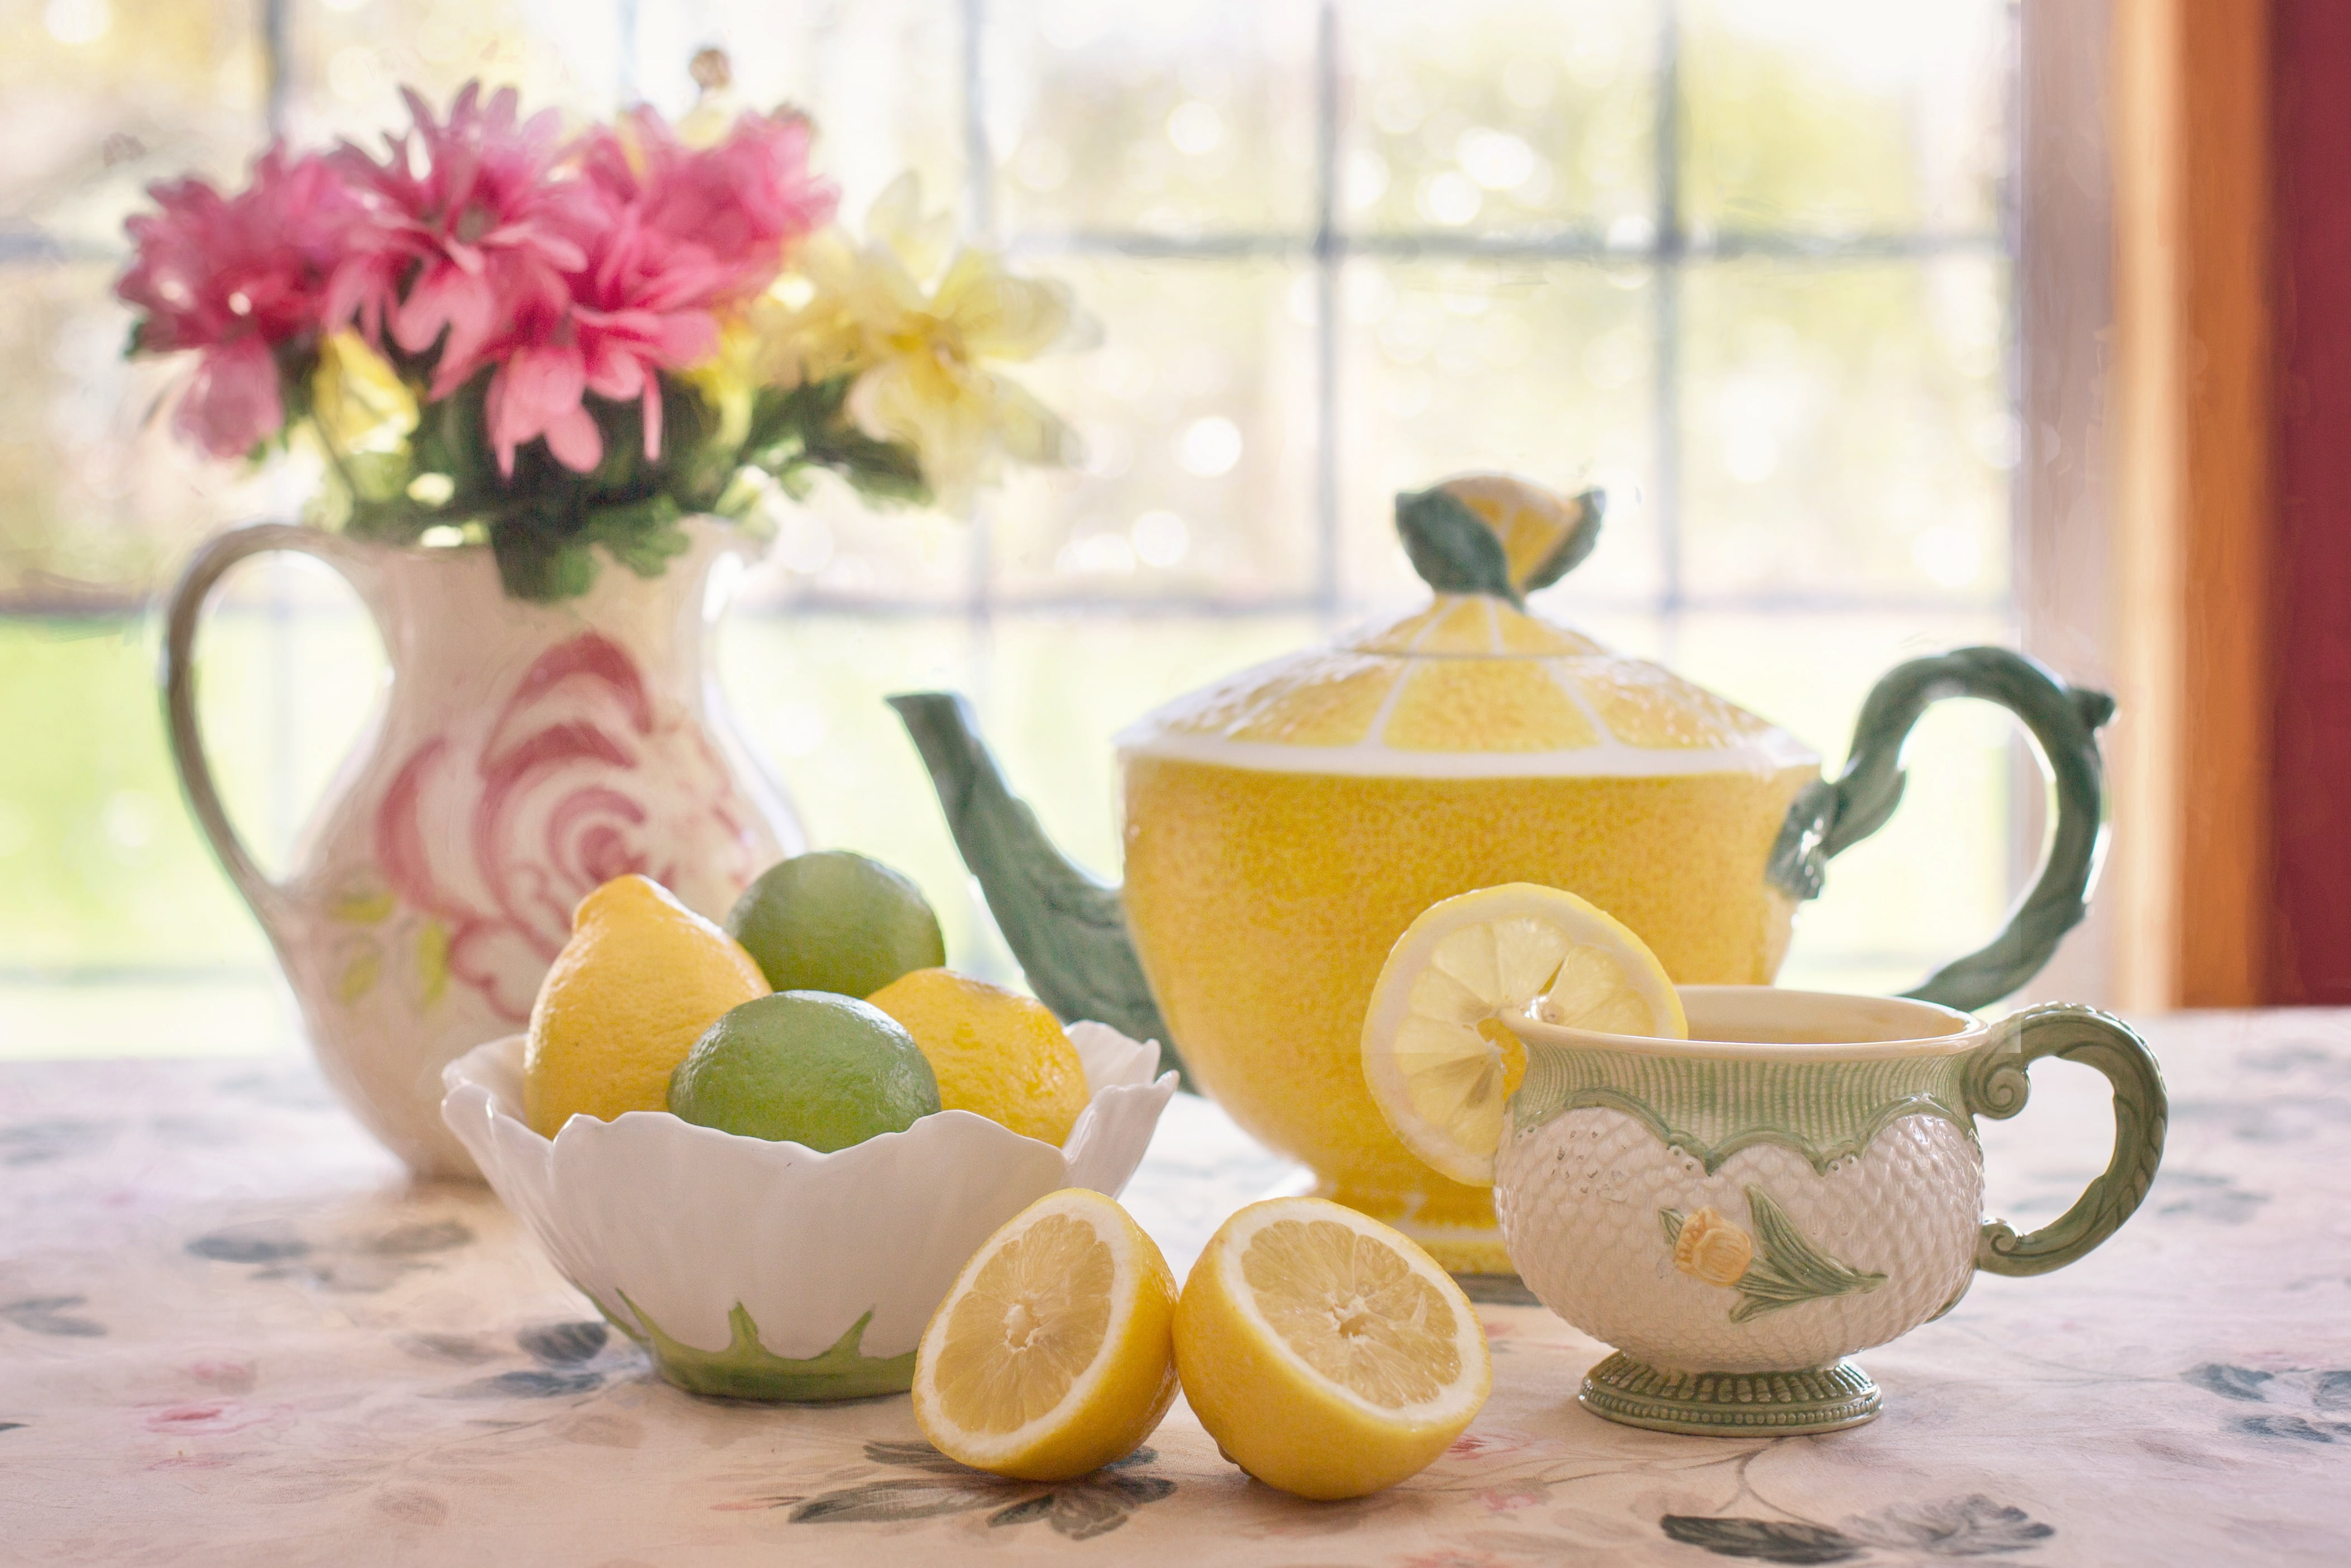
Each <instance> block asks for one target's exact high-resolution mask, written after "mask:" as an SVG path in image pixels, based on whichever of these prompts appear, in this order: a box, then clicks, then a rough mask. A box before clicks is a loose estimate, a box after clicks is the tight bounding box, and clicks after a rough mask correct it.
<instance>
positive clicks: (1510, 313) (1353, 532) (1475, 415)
mask: <svg viewBox="0 0 2351 1568" xmlns="http://www.w3.org/2000/svg"><path fill="white" fill-rule="evenodd" d="M1340 310H1341V315H1342V318H1343V320H1344V322H1345V338H1344V340H1343V341H1344V345H1345V347H1344V352H1343V366H1342V371H1341V375H1340V382H1339V389H1338V396H1339V411H1340V420H1341V423H1342V428H1343V431H1344V433H1345V434H1344V438H1343V444H1342V445H1341V448H1340V496H1341V507H1342V514H1343V517H1345V519H1346V530H1345V548H1346V552H1347V555H1346V563H1345V566H1346V570H1345V574H1344V577H1343V584H1344V588H1345V591H1346V593H1347V595H1348V597H1349V598H1351V599H1353V600H1355V601H1383V600H1387V599H1392V598H1395V597H1398V596H1408V595H1410V594H1411V593H1413V592H1416V591H1418V585H1419V580H1418V579H1417V578H1416V577H1415V576H1414V575H1413V570H1412V567H1411V564H1410V562H1408V561H1407V560H1406V559H1405V554H1404V547H1403V546H1402V545H1400V544H1399V543H1397V541H1396V536H1395V495H1396V492H1398V491H1400V490H1417V489H1420V488H1423V487H1425V486H1428V485H1430V484H1432V483H1434V482H1436V481H1437V480H1438V479H1442V478H1445V477H1446V476H1449V475H1454V474H1460V473H1467V472H1472V471H1478V470H1487V469H1503V470H1507V471H1509V472H1510V473H1514V474H1520V475H1523V476H1526V477H1528V478H1530V479H1533V480H1535V481H1537V482H1538V483H1541V484H1546V485H1552V486H1558V487H1560V488H1562V489H1567V488H1573V487H1575V486H1582V485H1585V484H1596V485H1600V486H1604V487H1605V488H1606V489H1607V490H1608V491H1609V494H1610V511H1609V515H1608V519H1607V523H1606V526H1605V528H1604V529H1603V531H1602V534H1601V542H1600V547H1599V549H1597V550H1596V551H1595V552H1594V553H1593V557H1592V559H1590V560H1588V561H1586V562H1585V563H1584V564H1583V565H1582V566H1580V567H1578V568H1577V569H1576V570H1575V573H1574V575H1573V577H1572V578H1571V579H1569V580H1568V585H1567V586H1566V587H1564V588H1562V590H1561V592H1562V594H1566V595H1571V596H1572V597H1573V598H1575V599H1577V600H1594V599H1614V600H1618V601H1624V600H1628V599H1633V598H1637V597H1641V596H1644V595H1646V594H1649V593H1652V592H1654V591H1656V585H1657V581H1658V575H1659V574H1658V567H1657V544H1656V525H1655V521H1654V519H1653V518H1652V517H1650V516H1649V515H1648V513H1647V512H1646V508H1645V507H1644V506H1643V504H1642V497H1643V496H1644V494H1645V492H1646V491H1647V489H1648V488H1649V486H1650V482H1651V481H1650V465H1651V463H1652V461H1653V458H1654V453H1653V446H1652V443H1651V441H1650V436H1649V432H1650V430H1651V428H1652V426H1653V422H1654V412H1655V408H1656V392H1655V379H1654V378H1655V376H1656V364H1655V360H1654V355H1653V351H1652V346H1653V341H1654V340H1653V336H1652V333H1651V330H1650V323H1651V321H1652V319H1653V310H1654V303H1653V296H1652V294H1651V285H1650V283H1649V280H1648V277H1647V274H1646V269H1643V268H1638V267H1628V268H1624V269H1610V270H1603V269H1601V268H1598V267H1588V266H1583V265H1580V264H1573V263H1550V264H1541V263H1534V262H1526V263H1519V262H1441V263H1438V262H1416V263H1381V262H1373V261H1356V262H1353V263H1351V264H1350V265H1349V267H1348V268H1347V271H1346V275H1345V277H1344V278H1343V284H1342V287H1341V289H1340Z"/></svg>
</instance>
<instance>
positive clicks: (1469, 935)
mask: <svg viewBox="0 0 2351 1568" xmlns="http://www.w3.org/2000/svg"><path fill="white" fill-rule="evenodd" d="M1537 998H1541V1003H1542V1009H1541V1016H1542V1019H1543V1020H1544V1021H1545V1022H1546V1023H1556V1024H1562V1025H1564V1026H1566V1027H1568V1028H1570V1029H1583V1030H1595V1031H1598V1032H1600V1033H1604V1034H1635V1035H1646V1036H1651V1037H1667V1038H1671V1039H1676V1040H1679V1039H1683V1038H1685V1037H1687V1035H1688V1033H1689V1025H1688V1023H1687V1020H1686V1019H1684V1018H1683V1017H1682V1004H1681V998H1680V997H1678V996H1677V995H1676V994H1675V991H1674V986H1673V981H1672V980H1671V979H1669V978H1668V977H1667V975H1666V971H1665V967H1664V966H1663V965H1661V964H1659V963H1658V962H1657V957H1656V954H1654V953H1652V952H1650V951H1649V949H1648V946H1647V945H1646V943H1644V942H1643V941H1642V940H1641V939H1640V938H1639V937H1638V936H1635V935H1634V934H1633V933H1632V931H1631V930H1630V929H1629V928H1627V927H1626V926H1625V925H1624V924H1623V923H1622V922H1620V921H1617V920H1615V919H1613V918H1612V917H1610V916H1609V915H1607V914H1606V913H1605V912H1604V911H1603V910H1601V909H1599V908H1597V907H1595V906H1594V905H1593V904H1590V903H1587V902H1586V901H1585V900H1583V899H1581V898H1578V897H1577V896H1576V895H1575V894H1572V893H1566V892H1562V890H1560V889H1558V888H1555V887H1539V886H1537V885H1535V884H1534V883H1524V882H1513V883H1504V884H1503V885H1501V886H1499V887H1488V888H1481V889H1479V891H1478V892H1476V893H1465V894H1460V895H1459V896H1458V897H1455V898H1447V899H1445V900H1442V901H1441V902H1439V903H1437V904H1431V905H1430V906H1429V907H1428V908H1427V909H1426V910H1425V911H1423V912H1422V913H1421V915H1420V917H1419V918H1418V919H1416V920H1415V921H1414V922H1413V923H1412V924H1411V925H1408V926H1406V927H1405V933H1404V935H1403V936H1399V937H1397V938H1396V944H1395V946H1394V947H1393V948H1391V949H1390V950H1389V952H1388V959H1387V963H1386V965H1385V966H1384V967H1382V969H1381V970H1380V977H1379V979H1378V981H1377V982H1376V983H1375V984H1374V987H1373V988H1372V1002H1371V1006H1370V1007H1369V1008H1368V1009H1366V1010H1365V1012H1364V1082H1366V1083H1368V1084H1369V1085H1370V1087H1371V1091H1372V1099H1373V1100H1374V1102H1375V1103H1377V1104H1378V1106H1379V1108H1380V1113H1381V1114H1382V1115H1383V1116H1384V1117H1386V1118H1387V1124H1388V1125H1389V1126H1390V1127H1392V1128H1394V1129H1395V1134H1396V1136H1397V1137H1399V1138H1401V1139H1403V1140H1404V1142H1405V1146H1406V1147H1407V1148H1409V1149H1411V1150H1412V1152H1413V1153H1414V1154H1416V1155H1419V1156H1420V1157H1421V1158H1422V1159H1424V1160H1426V1161H1427V1162H1428V1163H1429V1164H1430V1165H1431V1166H1435V1167H1436V1168H1437V1170H1439V1171H1441V1172H1443V1173H1444V1174H1445V1175H1447V1176H1451V1177H1452V1178H1453V1179H1454V1180H1455V1181H1459V1182H1468V1183H1472V1184H1474V1185H1477V1186H1492V1185H1493V1181H1494V1151H1495V1150H1496V1149H1497V1148H1498V1147H1499V1145H1500V1144H1501V1140H1502V1113H1503V1110H1504V1107H1505V1106H1506V1105H1507V1104H1508V1103H1509V1102H1510V1094H1511V1092H1513V1091H1514V1090H1516V1089H1517V1088H1518V1086H1519V1080H1520V1078H1521V1077H1522V1076H1524V1074H1525V1072H1526V1049H1525V1047H1524V1046H1522V1045H1520V1042H1519V1040H1518V1037H1517V1036H1516V1035H1514V1034H1512V1033H1511V1032H1510V1023H1511V1021H1512V1020H1513V1019H1517V1018H1519V1017H1520V1016H1522V1015H1523V1014H1524V1013H1525V1011H1526V1009H1528V1007H1529V1006H1530V1005H1531V1004H1532V1003H1534V1002H1535V1001H1536V1000H1537Z"/></svg>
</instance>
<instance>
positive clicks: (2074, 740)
mask: <svg viewBox="0 0 2351 1568" xmlns="http://www.w3.org/2000/svg"><path fill="white" fill-rule="evenodd" d="M1946 697H1981V698H1983V699H1984V700H1985V701H1987V702H1992V703H1997V704H1999V705H2000V706H2001V707H2004V708H2006V709H2008V711H2009V712H2011V713H2012V714H2014V715H2015V716H2017V718H2018V719H2019V720H2020V721H2021V722H2022V724H2023V726H2024V727H2025V728H2026V729H2027V730H2028V731H2030V732H2031V733H2032V738H2033V741H2034V742H2035V744H2037V745H2038V746H2039V747H2040V749H2041V756H2042V759H2043V763H2044V764H2045V765H2046V766H2047V768H2048V769H2049V775H2050V778H2051V780H2052V781H2053V783H2054V784H2055V786H2056V790H2057V831H2055V833H2053V835H2051V838H2050V843H2049V852H2048V855H2047V857H2046V858H2045V859H2044V860H2043V862H2042V863H2041V874H2040V875H2039V876H2038V877H2037V878H2035V879H2034V882H2033V884H2032V892H2030V893H2028V894H2025V896H2024V899H2023V902H2022V903H2021V904H2018V905H2017V906H2016V908H2015V909H2014V910H2013V911H2011V913H2010V915H2009V917H2008V924H2007V925H2006V926H2004V927H2003V928H2002V929H2001V933H2000V935H1999V936H1995V937H1993V938H1992V939H1991V941H1990V942H1988V943H1986V944H1984V946H1981V947H1980V948H1978V949H1976V951H1974V952H1972V953H1970V954H1969V955H1968V956H1965V957H1963V958H1959V959H1955V960H1953V961H1952V962H1950V963H1949V964H1946V965H1944V966H1943V967H1941V968H1939V969H1938V970H1936V971H1935V973H1934V974H1932V975H1931V976H1929V977H1928V978H1927V980H1926V982H1925V983H1924V984H1923V985H1920V986H1918V987H1917V988H1915V989H1913V990H1910V991H1907V992H1905V993H1904V994H1905V995H1906V996H1912V997H1916V998H1919V999H1920V1000H1921V1001H1929V1002H1940V1003H1942V1004H1943V1005H1944V1006H1945V1007H1950V1008H1958V1009H1960V1010H1961V1011H1962V1012H1970V1011H1973V1010H1974V1009H1977V1008H1980V1007H1984V1006H1987V1005H1989V1004H1991V1003H1992V1002H1996V1001H1998V1000H1999V999H2000V998H2002V997H2004V996H2007V995H2008V994H2009V993H2010V992H2011V991H2013V990H2015V989H2016V988H2018V987H2020V986H2022V985H2023V984H2024V983H2025V982H2026V981H2027V980H2030V979H2031V978H2032V977H2033V976H2034V975H2036V974H2039V973H2040V972H2041V967H2042V966H2043V965H2044V964H2046V963H2048V962H2049V958H2050V956H2051V955H2052V954H2053V953H2055V952H2056V951H2057V944H2058V943H2059V942H2060V941H2061V940H2063V939H2064V935H2065V933H2066V932H2068V931H2071V930H2072V929H2073V928H2074V926H2075V925H2080V924H2081V921H2082V916H2083V915H2084V914H2085V913H2086V912H2087V910H2088V907H2089V897H2090V887H2091V884H2092V883H2094V882H2095V880H2096V878H2097V873H2098V861H2099V858H2100V849H2101V847H2102V846H2103V844H2104V842H2105V815H2106V809H2105V761H2104V759H2103V758H2101V757H2100V756H2099V754H2098V727H2100V726H2101V725H2103V724H2105V722H2106V721H2107V720H2108V719H2110V718H2112V717H2113V716H2114V713H2115V699H2114V698H2113V697H2111V696H2109V695H2106V694H2105V692H2101V691H2093V690H2091V689H2089V688H2088V687H2085V686H2071V685H2066V684H2065V683H2064V681H2063V680H2061V679H2059V678H2058V677H2057V676H2056V675H2055V674H2053V673H2051V671H2050V670H2049V669H2048V668H2047V667H2045V666H2044V665H2043V664H2039V663H2038V662H2036V661H2034V660H2032V659H2029V658H2027V657H2025V656H2024V655H2023V654H2022V653H2017V652H2015V651H2014V650H2012V649H2008V648H1959V649H1954V650H1953V651H1952V652H1950V653H1939V654H1937V655H1935V656H1933V657H1931V658H1925V659H1912V660H1910V661H1909V662H1908V663H1907V664H1897V665H1896V666H1895V667H1894V668H1893V669H1891V670H1889V671H1887V672H1886V675H1885V676H1884V678H1882V679H1881V680H1879V682H1878V683H1877V685H1876V686H1875V687H1873V688H1872V689H1871V691H1870V694H1869V698H1868V700H1867V701H1866V702H1865V703H1863V704H1862V706H1861V717H1860V718H1859V719H1858V720H1857V721H1856V722H1855V725H1854V736H1853V752H1852V755H1851V757H1850V758H1848V759H1847V760H1846V762H1845V766H1844V771H1843V772H1842V773H1840V774H1838V775H1837V776H1836V778H1835V779H1820V780H1816V781H1815V782H1813V783H1811V784H1808V785H1806V786H1805V787H1804V788H1803V789H1802V790H1801V791H1799V792H1798V794H1797V796H1796V799H1795V800H1793V801H1792V803H1791V804H1790V805H1789V807H1788V815H1787V818H1786V819H1785V821H1782V823H1781V826H1780V836H1779V839H1778V841H1776V842H1775V843H1774V844H1773V845H1772V847H1771V860H1770V861H1769V862H1768V863H1767V868H1766V872H1765V874H1766V875H1767V876H1768V877H1769V878H1770V879H1771V883H1772V884H1773V885H1774V886H1777V887H1778V888H1780V889H1781V890H1782V891H1783V892H1785V893H1786V894H1789V895H1790V896H1791V897H1792V898H1796V899H1798V900H1802V899H1807V898H1817V897H1818V896H1819V895H1820V891H1821V883H1822V881H1823V874H1824V873H1825V871H1826V869H1827V865H1828V861H1829V858H1830V857H1831V856H1832V855H1836V854H1840V853H1842V852H1844V851H1845V850H1847V849H1850V848H1852V847H1853V846H1854V845H1855V844H1857V843H1859V842H1860V841H1862V840H1864V839H1865V838H1867V837H1869V835H1870V834H1872V833H1874V832H1876V831H1877V830H1878V829H1880V828H1882V827H1884V826H1885V825H1886V820H1887V819H1888V818H1890V817H1891V816H1893V815H1894V808H1895V807H1896V805H1898V804H1899V803H1900V802H1901V800H1902V786H1903V782H1904V778H1905V775H1904V772H1903V768H1902V750H1903V747H1904V746H1905V745H1906V744H1907V742H1908V740H1909V738H1910V731H1911V729H1912V727H1915V726H1916V725H1917V722H1918V720H1919V718H1920V716H1922V715H1924V714H1925V713H1926V711H1927V709H1928V707H1929V706H1933V705H1934V704H1936V703H1938V702H1940V701H1942V700H1943V699H1945V698H1946Z"/></svg>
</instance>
